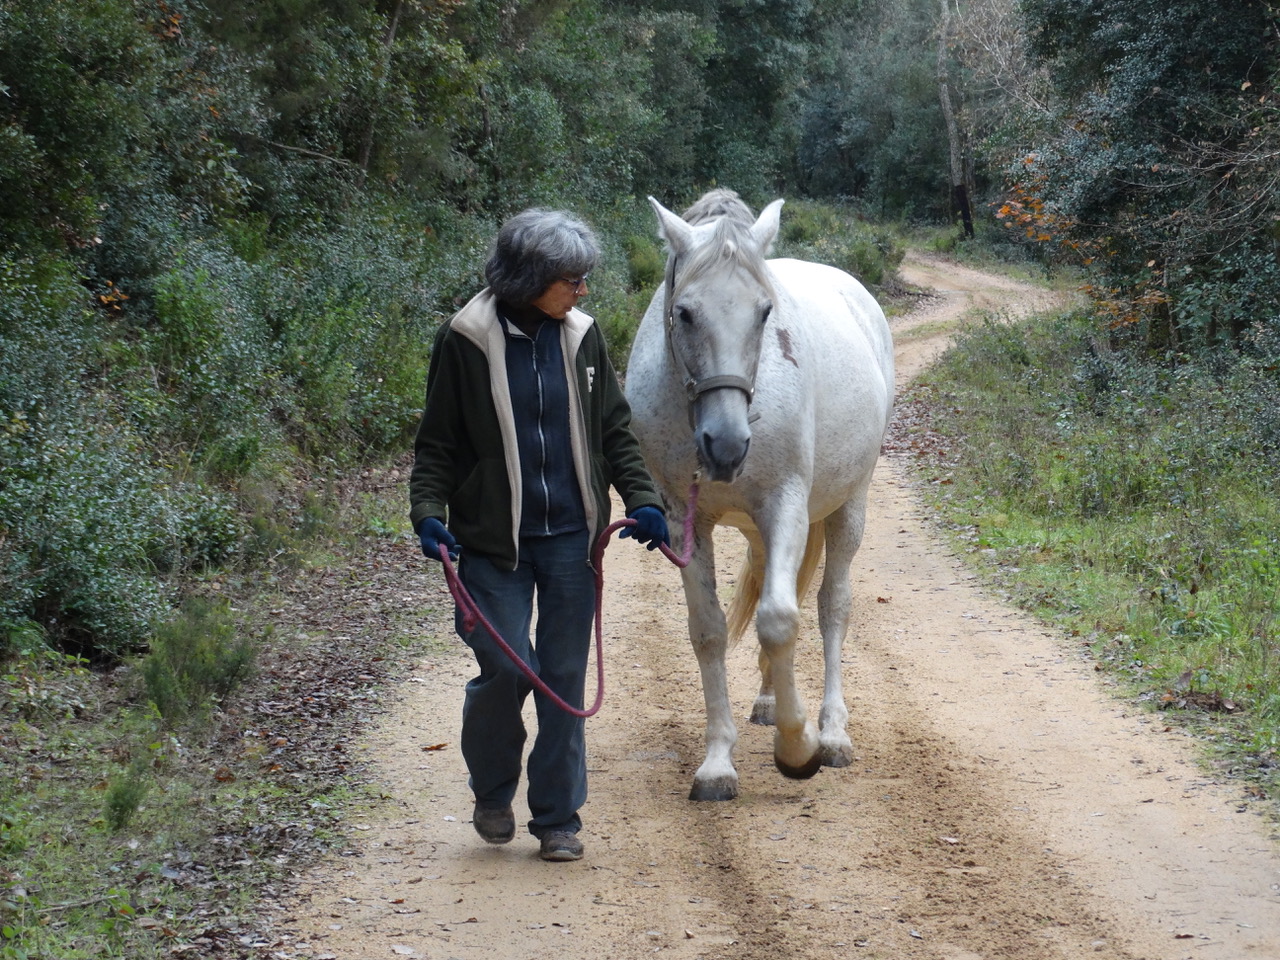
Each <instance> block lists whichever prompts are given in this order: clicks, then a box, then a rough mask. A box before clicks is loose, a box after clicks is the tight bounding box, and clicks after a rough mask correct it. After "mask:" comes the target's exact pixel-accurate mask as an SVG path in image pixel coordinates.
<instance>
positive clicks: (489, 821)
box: [471, 803, 516, 843]
mask: <svg viewBox="0 0 1280 960" xmlns="http://www.w3.org/2000/svg"><path fill="white" fill-rule="evenodd" d="M471 822H472V823H473V824H475V828H476V833H478V834H480V836H482V837H484V841H485V843H510V842H511V838H512V837H514V836H515V835H516V817H515V814H513V813H512V812H511V806H510V805H507V806H505V807H497V808H495V807H482V806H480V804H478V803H477V804H476V809H475V811H474V812H473V813H472V814H471Z"/></svg>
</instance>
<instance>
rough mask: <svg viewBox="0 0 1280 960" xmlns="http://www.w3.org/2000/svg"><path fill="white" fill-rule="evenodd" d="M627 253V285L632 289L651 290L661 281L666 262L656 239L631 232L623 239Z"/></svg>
mask: <svg viewBox="0 0 1280 960" xmlns="http://www.w3.org/2000/svg"><path fill="white" fill-rule="evenodd" d="M623 246H624V248H625V249H626V253H627V275H628V281H629V283H628V285H629V286H630V287H631V289H632V290H649V291H652V290H653V289H654V288H655V287H657V286H658V284H660V283H662V277H663V272H664V271H665V269H666V263H665V260H664V258H663V256H662V249H661V248H660V247H659V245H658V243H657V241H656V240H653V239H650V238H649V237H641V236H637V235H635V234H632V235H630V236H628V237H627V238H626V240H625V241H623Z"/></svg>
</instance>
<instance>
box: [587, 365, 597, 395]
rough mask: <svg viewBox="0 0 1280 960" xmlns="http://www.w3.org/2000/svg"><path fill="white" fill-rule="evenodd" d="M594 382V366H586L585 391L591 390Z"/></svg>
mask: <svg viewBox="0 0 1280 960" xmlns="http://www.w3.org/2000/svg"><path fill="white" fill-rule="evenodd" d="M595 382H596V368H595V367H587V393H590V392H591V388H592V387H593V386H595Z"/></svg>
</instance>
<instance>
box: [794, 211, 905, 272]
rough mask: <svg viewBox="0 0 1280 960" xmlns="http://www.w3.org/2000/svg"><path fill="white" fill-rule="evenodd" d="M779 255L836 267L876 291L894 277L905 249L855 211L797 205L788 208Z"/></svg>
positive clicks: (893, 238)
mask: <svg viewBox="0 0 1280 960" xmlns="http://www.w3.org/2000/svg"><path fill="white" fill-rule="evenodd" d="M776 254H777V256H780V257H795V258H797V259H800V260H812V261H815V262H817V263H825V264H828V265H829V266H833V267H837V268H839V269H840V270H844V271H845V272H846V273H850V274H852V275H853V276H855V277H857V278H858V279H859V280H860V281H862V283H864V284H865V285H866V286H868V287H870V288H872V289H873V290H874V289H875V288H878V287H882V286H885V285H887V284H888V283H889V282H890V281H891V280H892V279H893V278H894V276H895V274H896V271H897V269H898V265H899V264H900V263H901V262H902V258H903V256H905V255H906V248H905V247H904V246H903V245H902V243H901V242H900V241H899V240H898V238H897V237H896V236H895V235H894V233H893V232H892V231H891V230H889V229H888V228H885V227H873V226H871V225H869V224H867V223H864V222H863V221H862V220H860V219H859V218H858V217H857V216H856V215H855V214H854V213H852V212H851V211H848V210H845V209H841V208H838V207H833V206H825V205H821V204H816V203H807V202H797V203H788V204H787V205H786V206H785V207H783V210H782V222H781V225H780V228H779V240H778V243H777V245H776Z"/></svg>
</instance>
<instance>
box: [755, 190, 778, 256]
mask: <svg viewBox="0 0 1280 960" xmlns="http://www.w3.org/2000/svg"><path fill="white" fill-rule="evenodd" d="M784 202H785V201H784V200H782V199H781V198H779V199H777V200H775V201H773V203H771V204H769V205H768V206H767V207H765V208H764V209H763V210H761V211H760V216H758V217H757V218H756V222H755V225H754V226H753V227H752V228H751V235H752V236H753V237H755V238H756V244H757V245H758V246H759V248H760V255H761V256H767V255H768V253H769V250H770V248H771V247H772V246H773V241H774V238H775V237H777V236H778V220H779V218H780V217H781V216H782V204H783V203H784Z"/></svg>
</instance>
